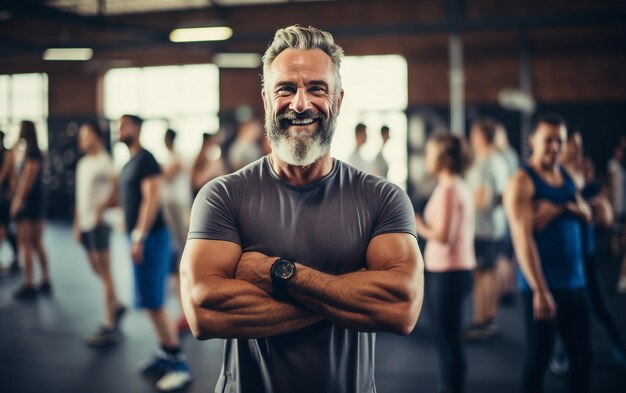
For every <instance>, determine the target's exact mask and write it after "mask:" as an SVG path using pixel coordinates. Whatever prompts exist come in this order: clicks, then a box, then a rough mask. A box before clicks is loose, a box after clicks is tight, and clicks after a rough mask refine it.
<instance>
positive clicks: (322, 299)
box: [288, 233, 424, 335]
mask: <svg viewBox="0 0 626 393" xmlns="http://www.w3.org/2000/svg"><path fill="white" fill-rule="evenodd" d="M366 258H367V270H366V271H358V272H354V273H348V274H343V275H340V276H333V275H329V274H325V273H322V272H319V271H316V270H314V269H311V268H308V267H306V266H304V265H301V264H297V268H298V273H297V274H296V276H295V277H294V279H293V280H292V281H291V282H290V283H289V285H288V287H289V293H290V295H291V296H292V297H293V298H294V299H296V300H297V301H298V302H300V303H302V304H304V305H305V306H307V307H308V308H310V309H312V310H315V311H316V312H319V313H320V314H322V315H324V316H326V317H328V318H329V319H331V320H332V321H334V322H336V323H337V324H339V325H340V326H343V327H346V328H349V329H353V330H359V331H388V332H392V333H397V334H403V335H408V334H409V333H411V331H412V330H413V328H414V327H415V323H416V322H417V318H418V316H419V313H420V310H421V307H422V300H423V291H424V272H423V262H422V258H421V254H420V252H419V249H418V247H417V242H416V241H415V238H414V237H413V236H411V235H408V234H399V233H394V234H385V235H380V236H376V237H374V238H373V239H372V241H371V242H370V244H369V246H368V248H367V256H366Z"/></svg>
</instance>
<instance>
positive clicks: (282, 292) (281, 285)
mask: <svg viewBox="0 0 626 393" xmlns="http://www.w3.org/2000/svg"><path fill="white" fill-rule="evenodd" d="M295 275H296V264H295V263H293V262H291V261H290V260H288V259H285V258H278V259H277V260H276V261H274V263H273V264H272V267H271V268H270V277H271V278H272V285H273V286H274V297H275V298H276V299H281V300H284V299H287V298H288V297H289V294H288V293H287V283H288V282H289V280H291V279H292V278H294V276H295Z"/></svg>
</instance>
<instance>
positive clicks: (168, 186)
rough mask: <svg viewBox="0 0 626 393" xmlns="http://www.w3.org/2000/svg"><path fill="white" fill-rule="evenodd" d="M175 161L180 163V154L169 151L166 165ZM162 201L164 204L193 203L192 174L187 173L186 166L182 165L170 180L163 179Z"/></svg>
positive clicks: (183, 204)
mask: <svg viewBox="0 0 626 393" xmlns="http://www.w3.org/2000/svg"><path fill="white" fill-rule="evenodd" d="M175 162H178V163H180V160H179V158H178V156H176V154H175V153H173V152H168V156H167V161H166V165H169V164H171V163H175ZM181 165H182V164H181ZM161 201H162V202H163V204H164V205H165V204H174V205H180V206H189V205H191V176H189V173H187V169H186V168H184V167H182V168H181V170H180V171H178V173H177V174H176V175H175V176H174V177H172V178H171V179H170V180H164V181H163V186H162V187H161Z"/></svg>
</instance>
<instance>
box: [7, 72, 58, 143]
mask: <svg viewBox="0 0 626 393" xmlns="http://www.w3.org/2000/svg"><path fill="white" fill-rule="evenodd" d="M22 120H30V121H32V122H33V123H35V128H36V130H37V142H38V143H39V148H40V149H42V150H48V76H47V75H46V74H39V73H38V74H14V75H0V130H2V131H4V132H5V134H6V136H5V140H4V144H5V146H7V147H11V146H13V144H14V143H15V142H16V141H17V137H18V132H19V125H20V122H21V121H22Z"/></svg>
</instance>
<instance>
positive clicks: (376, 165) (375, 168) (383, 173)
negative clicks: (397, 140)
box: [372, 126, 389, 179]
mask: <svg viewBox="0 0 626 393" xmlns="http://www.w3.org/2000/svg"><path fill="white" fill-rule="evenodd" d="M380 136H381V138H382V140H383V144H382V145H381V146H380V151H379V152H378V154H377V155H376V157H375V158H374V161H373V162H372V174H373V175H376V176H379V177H382V178H383V179H386V178H387V174H388V173H389V164H387V160H386V159H385V156H384V155H383V151H384V150H385V146H386V145H387V141H389V127H387V126H382V127H381V128H380Z"/></svg>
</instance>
